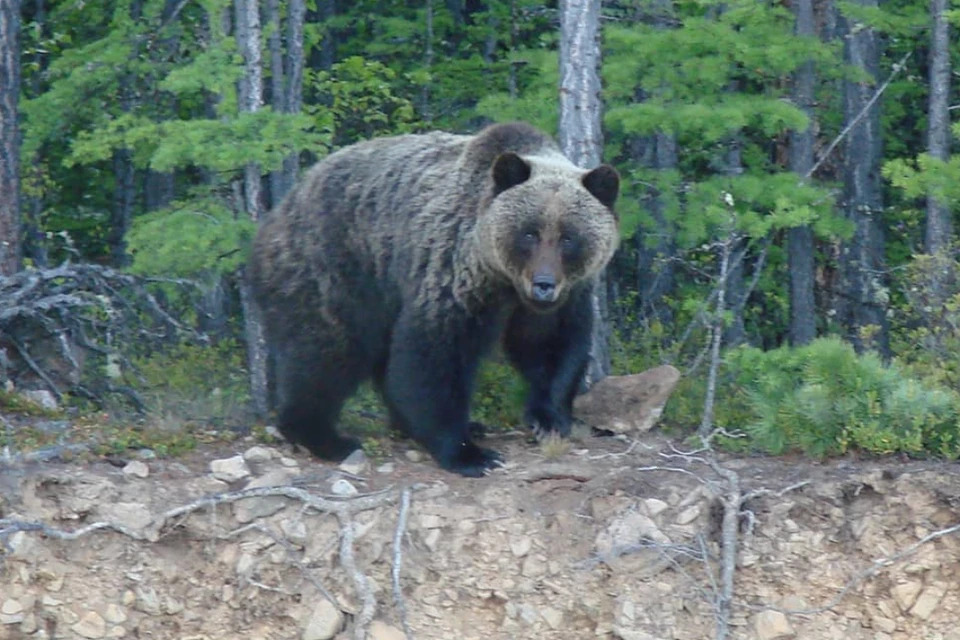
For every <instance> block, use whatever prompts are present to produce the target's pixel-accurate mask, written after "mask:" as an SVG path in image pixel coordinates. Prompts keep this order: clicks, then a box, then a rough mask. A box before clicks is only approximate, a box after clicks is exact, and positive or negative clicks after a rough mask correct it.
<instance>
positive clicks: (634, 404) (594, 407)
mask: <svg viewBox="0 0 960 640" xmlns="http://www.w3.org/2000/svg"><path fill="white" fill-rule="evenodd" d="M679 380H680V371H679V370H677V369H676V368H675V367H672V366H670V365H663V366H660V367H654V368H653V369H649V370H647V371H644V372H643V373H637V374H634V375H629V376H607V377H606V378H604V379H603V380H600V381H599V382H597V383H596V384H595V385H593V387H591V388H590V390H589V391H587V392H586V393H584V394H582V395H580V396H577V398H576V399H575V400H574V401H573V413H574V417H576V418H577V419H579V420H582V421H583V422H585V423H587V424H588V425H590V426H594V427H603V428H604V429H610V430H611V431H615V432H617V433H638V432H641V433H642V432H644V431H649V430H650V429H652V428H653V427H654V425H656V424H657V420H659V419H660V416H661V414H662V413H663V408H664V406H665V405H666V403H667V399H668V398H669V397H670V394H671V393H673V390H674V388H675V387H676V386H677V382H679Z"/></svg>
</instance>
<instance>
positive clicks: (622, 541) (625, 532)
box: [595, 510, 671, 553]
mask: <svg viewBox="0 0 960 640" xmlns="http://www.w3.org/2000/svg"><path fill="white" fill-rule="evenodd" d="M644 538H647V539H649V540H653V541H654V542H659V543H661V544H670V542H671V541H670V538H668V537H667V536H666V534H664V533H663V531H661V530H660V528H659V527H657V523H655V522H654V521H653V520H652V519H650V518H649V517H647V516H645V515H643V514H642V513H639V512H637V511H634V510H630V511H627V512H626V513H623V514H621V515H618V516H616V517H615V518H614V520H613V522H611V523H610V526H609V527H607V530H606V531H602V532H601V533H600V534H599V535H597V539H596V543H595V544H596V545H597V551H599V552H600V553H609V552H610V551H612V550H614V549H618V548H623V547H629V546H633V545H636V544H639V543H640V541H641V540H643V539H644Z"/></svg>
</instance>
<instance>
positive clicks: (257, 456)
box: [243, 446, 273, 464]
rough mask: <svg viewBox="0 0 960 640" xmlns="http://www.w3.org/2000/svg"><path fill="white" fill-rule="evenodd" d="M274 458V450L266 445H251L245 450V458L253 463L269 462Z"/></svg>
mask: <svg viewBox="0 0 960 640" xmlns="http://www.w3.org/2000/svg"><path fill="white" fill-rule="evenodd" d="M272 458H273V451H271V450H270V449H267V448H266V447H260V446H255V447H250V448H249V449H247V450H246V451H244V452H243V459H244V460H246V461H247V462H249V463H251V464H256V463H259V462H268V461H270V460H271V459H272Z"/></svg>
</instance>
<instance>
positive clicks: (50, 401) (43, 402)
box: [20, 389, 59, 411]
mask: <svg viewBox="0 0 960 640" xmlns="http://www.w3.org/2000/svg"><path fill="white" fill-rule="evenodd" d="M20 395H22V396H23V397H24V398H26V399H27V400H29V401H30V402H32V403H33V404H35V405H37V406H39V407H41V408H43V409H47V410H48V411H56V410H57V408H58V407H59V405H58V404H57V399H56V397H54V395H53V394H52V393H50V392H49V391H47V390H46V389H27V390H26V391H21V392H20Z"/></svg>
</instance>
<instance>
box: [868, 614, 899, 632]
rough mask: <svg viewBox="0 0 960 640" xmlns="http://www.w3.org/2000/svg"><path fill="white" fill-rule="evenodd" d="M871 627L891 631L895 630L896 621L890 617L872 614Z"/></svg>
mask: <svg viewBox="0 0 960 640" xmlns="http://www.w3.org/2000/svg"><path fill="white" fill-rule="evenodd" d="M873 628H874V629H876V630H877V631H882V632H884V633H893V632H894V631H896V630H897V623H896V622H895V621H894V620H891V619H890V618H884V617H883V616H874V617H873Z"/></svg>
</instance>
